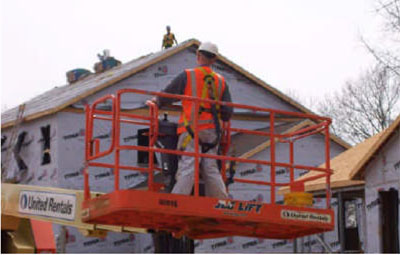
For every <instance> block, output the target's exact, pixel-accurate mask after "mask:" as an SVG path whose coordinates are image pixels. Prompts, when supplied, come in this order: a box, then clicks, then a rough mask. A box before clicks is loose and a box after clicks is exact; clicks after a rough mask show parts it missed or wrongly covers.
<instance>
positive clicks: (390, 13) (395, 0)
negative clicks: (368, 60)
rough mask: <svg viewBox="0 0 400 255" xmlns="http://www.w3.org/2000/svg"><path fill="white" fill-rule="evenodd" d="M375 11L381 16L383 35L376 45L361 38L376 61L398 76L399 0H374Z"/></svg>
mask: <svg viewBox="0 0 400 255" xmlns="http://www.w3.org/2000/svg"><path fill="white" fill-rule="evenodd" d="M375 10H376V12H377V14H378V15H380V16H381V17H382V18H383V29H382V32H383V35H384V38H385V39H384V40H381V41H380V42H379V46H378V45H373V44H372V43H370V42H368V40H367V39H366V38H363V37H362V38H361V41H362V43H363V44H364V46H365V47H366V48H367V50H368V51H369V52H370V53H371V54H372V55H373V56H374V57H375V58H376V59H377V61H378V62H379V63H380V64H382V65H384V66H386V67H387V68H390V69H391V71H392V72H393V74H394V75H397V76H400V0H376V9H375Z"/></svg>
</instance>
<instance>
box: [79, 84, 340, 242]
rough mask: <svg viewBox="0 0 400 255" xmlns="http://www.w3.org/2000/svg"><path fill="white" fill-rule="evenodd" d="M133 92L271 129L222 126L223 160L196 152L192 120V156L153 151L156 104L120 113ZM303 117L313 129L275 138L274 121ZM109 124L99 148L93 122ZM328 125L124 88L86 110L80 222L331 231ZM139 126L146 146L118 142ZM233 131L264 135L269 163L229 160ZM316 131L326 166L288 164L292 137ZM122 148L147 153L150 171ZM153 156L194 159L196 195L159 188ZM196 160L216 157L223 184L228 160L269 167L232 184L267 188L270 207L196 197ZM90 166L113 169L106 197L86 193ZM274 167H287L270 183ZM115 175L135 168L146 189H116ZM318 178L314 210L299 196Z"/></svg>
mask: <svg viewBox="0 0 400 255" xmlns="http://www.w3.org/2000/svg"><path fill="white" fill-rule="evenodd" d="M129 93H134V94H142V95H146V96H149V95H150V96H160V97H168V98H175V99H179V100H182V99H185V100H191V101H192V102H193V104H194V107H195V109H197V110H198V109H199V107H200V103H202V102H203V103H210V104H220V105H228V106H232V107H234V108H238V109H245V110H248V111H249V112H252V113H263V114H264V116H266V117H265V122H267V123H269V126H270V128H269V131H257V130H248V129H243V128H234V127H231V125H230V123H229V122H226V123H223V125H222V137H221V143H222V146H223V150H222V153H221V155H210V154H206V153H201V151H199V149H198V147H199V146H198V145H199V139H198V135H197V123H198V119H197V116H195V118H194V134H195V135H194V142H195V145H196V146H195V147H196V148H197V149H196V150H195V151H194V152H183V151H180V150H171V149H164V148H158V147H156V146H155V143H156V141H157V138H158V136H160V135H162V134H160V133H159V120H158V107H157V105H155V104H149V110H148V112H147V114H144V115H139V114H133V113H128V112H126V111H125V112H122V111H121V98H122V96H123V95H126V94H129ZM106 102H107V103H108V102H111V106H112V107H111V110H102V109H100V107H98V106H99V105H100V104H103V103H106ZM281 117H287V118H290V117H291V118H304V119H310V120H312V121H313V122H314V123H316V124H313V125H312V126H309V127H306V128H302V129H300V130H298V131H295V132H291V133H286V134H279V133H277V132H276V131H275V129H274V126H275V123H276V121H277V119H278V118H281ZM95 120H101V121H109V122H110V123H111V125H112V132H111V145H110V147H109V148H108V149H106V150H101V146H100V140H99V139H94V138H93V128H94V123H95V122H94V121H95ZM330 122H331V120H330V119H329V118H324V117H320V116H315V115H311V114H302V113H294V112H286V111H279V110H273V109H266V108H261V107H255V106H247V105H241V104H235V103H228V102H219V101H213V100H207V99H200V98H195V97H189V96H183V95H172V94H166V93H161V92H149V91H144V90H138V89H122V90H119V91H117V92H116V94H115V95H107V96H104V97H102V98H99V99H98V100H96V101H95V102H94V103H93V104H92V105H90V106H86V131H87V132H86V140H85V143H86V155H85V156H86V166H87V167H86V169H85V172H84V178H85V179H84V180H85V182H84V186H85V187H84V202H83V204H82V220H83V221H84V222H86V223H92V224H105V225H107V224H108V225H120V226H130V227H138V228H146V229H151V230H154V231H167V232H170V233H172V234H173V235H174V236H175V237H177V238H179V237H180V236H183V235H185V236H188V237H190V238H193V239H205V238H217V237H224V236H247V237H259V238H271V239H292V238H297V237H300V236H304V235H310V234H315V233H320V232H324V231H331V230H333V229H334V212H333V210H332V209H331V208H330V175H331V174H332V171H331V169H330V167H329V158H330V157H329V155H330V153H329V140H330V138H329V124H330ZM121 124H123V125H124V127H125V128H126V125H140V126H147V127H148V128H149V132H148V136H149V145H148V146H133V145H121V143H120V141H121V137H120V131H121V127H122V125H121ZM232 132H236V133H243V134H251V135H258V136H260V137H269V141H270V156H269V160H258V159H245V158H242V157H233V156H228V155H227V152H228V148H229V145H230V142H231V141H230V139H231V137H230V134H231V133H232ZM316 133H322V134H323V135H325V145H324V146H325V168H319V167H314V166H306V165H296V164H294V143H295V141H296V140H298V139H302V138H304V137H306V136H310V135H313V134H316ZM278 142H282V143H288V144H289V162H286V163H284V162H277V160H276V155H275V150H276V143H278ZM124 150H137V151H145V152H148V157H149V160H148V162H149V163H148V166H147V167H142V166H131V165H129V166H128V165H123V164H121V162H120V154H121V152H122V151H124ZM154 153H167V154H170V155H173V154H174V155H187V156H192V157H194V158H195V162H196V163H197V164H195V165H196V166H195V180H194V194H193V195H180V194H170V193H165V191H163V185H162V184H159V183H156V182H155V181H154V174H155V172H156V171H162V169H161V168H159V167H158V166H157V165H156V164H154ZM105 157H107V158H108V159H109V158H113V160H114V162H113V163H104V160H103V161H101V159H102V158H105ZM202 157H208V158H215V159H217V160H220V161H221V162H222V164H221V166H222V167H221V168H222V169H221V174H222V176H223V178H224V179H225V180H226V179H227V176H226V172H227V169H226V165H227V163H228V162H230V161H235V162H238V163H253V164H261V165H264V166H268V167H269V169H270V176H269V178H268V179H269V180H250V179H243V178H234V182H237V183H246V184H254V185H264V186H268V187H270V189H269V190H270V193H269V194H268V195H269V196H270V197H269V202H268V203H262V202H254V201H242V200H234V199H222V200H221V199H217V198H211V197H204V196H200V194H199V193H200V192H199V164H198V163H199V162H200V159H201V158H202ZM95 167H106V168H113V169H114V177H115V182H114V190H113V191H112V192H111V193H108V194H104V195H100V196H97V197H91V196H90V184H89V171H90V170H91V169H92V168H95ZM277 167H284V168H287V169H289V172H290V174H289V175H290V177H289V179H290V180H289V181H288V182H285V183H282V182H277V181H276V169H277ZM120 170H135V171H140V172H142V173H147V174H148V183H147V184H148V189H147V190H135V189H126V190H122V189H120V184H119V179H120ZM298 170H308V171H313V172H315V175H314V176H312V177H308V178H303V179H301V180H295V171H298ZM318 178H324V179H325V180H326V206H325V208H314V207H313V206H312V197H311V195H310V194H308V193H305V192H304V183H306V182H308V181H312V180H315V179H318ZM284 187H287V189H288V190H289V191H290V193H289V194H287V195H285V202H284V204H281V203H277V202H276V201H277V196H278V194H277V190H278V189H279V188H284Z"/></svg>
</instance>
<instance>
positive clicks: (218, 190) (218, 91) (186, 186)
mask: <svg viewBox="0 0 400 255" xmlns="http://www.w3.org/2000/svg"><path fill="white" fill-rule="evenodd" d="M217 55H218V48H217V46H216V45H215V44H213V43H211V42H204V43H202V44H201V45H200V47H199V49H198V50H197V52H196V58H197V64H198V66H197V67H196V68H193V69H186V70H185V71H183V72H182V73H180V74H179V75H178V76H177V77H175V78H174V79H173V80H172V82H171V83H170V84H169V85H168V86H167V87H166V88H165V89H164V90H163V92H165V93H171V94H178V95H187V96H193V97H200V98H203V99H211V100H216V101H225V102H231V95H230V93H229V88H228V85H227V84H226V82H225V79H224V77H223V76H222V75H220V74H218V73H216V72H214V71H213V70H212V67H211V66H212V64H214V63H215V61H216V60H217ZM153 101H154V102H156V103H157V105H158V106H159V107H162V106H163V105H166V104H171V103H173V102H174V101H177V100H176V99H175V100H174V99H171V98H165V97H157V98H154V99H153ZM182 107H183V109H182V112H181V116H180V119H179V123H178V134H179V140H178V149H180V150H183V151H187V152H194V146H195V145H194V133H193V131H194V130H195V129H194V125H193V121H194V114H198V127H197V129H198V130H199V134H198V137H199V144H200V146H201V152H202V153H207V154H214V155H216V154H217V147H218V146H219V140H220V135H221V134H220V121H221V120H222V121H229V119H230V118H231V115H232V112H233V109H232V107H229V106H225V105H219V104H208V103H201V104H200V110H199V112H197V113H196V112H195V109H194V108H195V106H194V103H192V101H188V100H182ZM194 164H195V158H194V157H192V156H185V155H182V156H181V158H180V159H179V162H178V170H177V173H176V176H175V177H176V183H175V185H174V187H173V189H172V192H171V193H175V194H186V195H189V194H190V193H191V192H192V188H193V184H194V166H195V165H194ZM200 173H201V175H202V178H203V180H204V182H205V190H206V196H210V197H217V198H221V199H224V198H227V197H228V196H227V193H226V187H225V184H224V182H223V179H222V176H221V174H220V172H219V169H218V165H217V161H216V159H212V158H201V160H200Z"/></svg>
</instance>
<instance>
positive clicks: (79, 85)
mask: <svg viewBox="0 0 400 255" xmlns="http://www.w3.org/2000/svg"><path fill="white" fill-rule="evenodd" d="M199 45H200V42H199V41H198V40H196V39H190V40H188V41H185V42H183V43H181V44H179V45H177V46H175V47H172V48H169V49H167V50H163V51H159V52H157V53H155V54H149V55H147V56H144V57H140V58H138V59H135V60H132V61H130V62H128V63H125V64H123V65H121V66H118V67H115V68H113V69H111V70H107V71H106V72H104V73H101V74H95V75H91V76H89V77H87V78H86V79H83V80H82V81H78V82H76V83H75V84H73V85H65V86H62V87H56V88H53V89H52V90H49V91H47V92H45V93H43V94H41V95H39V96H37V97H35V98H33V99H32V100H29V101H28V102H26V107H25V112H24V121H30V120H34V119H36V118H40V117H43V116H45V115H49V114H52V113H56V112H58V111H60V110H63V109H64V108H66V107H68V106H69V105H71V104H74V103H76V102H78V101H80V100H82V99H83V98H85V97H88V96H90V95H93V94H94V93H96V92H98V91H100V90H102V89H104V88H107V87H108V86H111V85H113V84H114V83H116V82H118V81H121V80H123V79H126V78H128V77H129V76H131V75H133V74H135V73H138V72H140V71H142V70H145V69H146V68H148V67H150V66H151V65H153V64H156V63H158V62H160V61H162V60H164V59H166V58H168V57H170V56H172V55H174V54H176V53H178V52H180V51H182V50H184V49H187V48H189V47H191V46H195V47H198V46H199ZM218 59H219V60H220V61H221V62H223V63H224V64H226V65H228V66H230V67H231V68H233V69H234V70H235V71H237V72H239V73H241V74H243V75H244V76H245V77H247V78H248V79H249V80H251V81H253V82H255V83H256V84H258V85H260V86H261V87H263V88H265V89H266V90H268V91H269V92H271V93H273V94H274V95H276V96H277V97H278V98H281V99H282V100H284V101H285V102H287V103H288V104H290V105H292V106H294V107H295V108H297V109H299V110H300V111H301V112H304V113H308V114H314V113H313V112H312V111H310V110H309V109H307V108H305V107H304V106H302V105H301V104H299V103H297V102H296V101H294V100H293V99H291V98H290V97H288V96H286V95H285V94H283V93H282V92H280V91H279V90H277V89H275V88H273V87H272V86H270V85H269V84H267V83H265V82H264V81H262V80H260V79H259V78H257V77H256V76H255V75H253V74H251V73H250V72H248V71H246V70H245V69H243V68H242V67H240V66H238V65H236V64H235V63H233V62H231V61H230V60H228V59H227V58H226V57H224V56H223V55H219V56H218ZM43 101H45V102H46V103H43ZM17 111H18V107H15V108H13V109H10V110H8V111H6V112H5V113H3V114H2V116H1V121H2V123H1V128H7V127H11V126H13V125H14V123H15V118H16V116H17ZM331 138H332V140H334V141H335V142H336V143H338V144H340V145H341V146H343V147H345V148H350V147H351V146H350V145H349V144H347V143H346V142H344V141H343V140H342V139H340V138H338V137H336V136H334V135H332V136H331Z"/></svg>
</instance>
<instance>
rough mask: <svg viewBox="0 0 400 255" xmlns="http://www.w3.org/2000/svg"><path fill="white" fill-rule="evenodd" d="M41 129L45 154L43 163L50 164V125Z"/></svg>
mask: <svg viewBox="0 0 400 255" xmlns="http://www.w3.org/2000/svg"><path fill="white" fill-rule="evenodd" d="M40 131H41V132H42V138H43V147H42V148H43V150H42V152H43V155H42V165H46V164H49V163H50V162H51V156H50V125H47V126H45V127H41V128H40Z"/></svg>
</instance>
